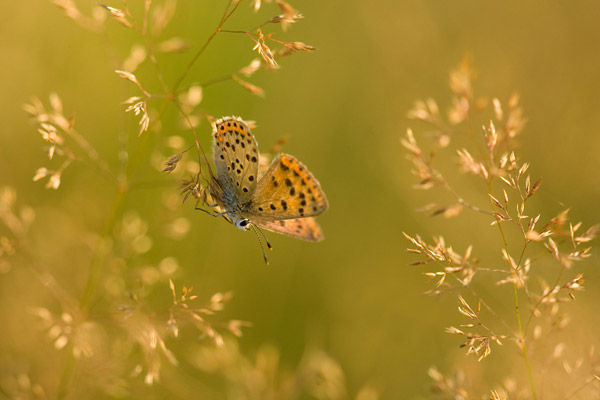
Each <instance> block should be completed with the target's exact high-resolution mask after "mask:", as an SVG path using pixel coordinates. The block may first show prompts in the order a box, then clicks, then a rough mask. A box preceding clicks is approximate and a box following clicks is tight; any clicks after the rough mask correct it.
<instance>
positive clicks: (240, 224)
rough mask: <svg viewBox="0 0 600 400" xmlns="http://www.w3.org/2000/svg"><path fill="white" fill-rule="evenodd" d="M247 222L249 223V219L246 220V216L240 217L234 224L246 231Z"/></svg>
mask: <svg viewBox="0 0 600 400" xmlns="http://www.w3.org/2000/svg"><path fill="white" fill-rule="evenodd" d="M249 224H250V221H248V220H247V219H246V218H242V219H240V220H238V221H236V223H235V226H236V228H238V229H241V230H243V231H247V230H248V225H249Z"/></svg>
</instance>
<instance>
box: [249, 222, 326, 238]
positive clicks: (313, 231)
mask: <svg viewBox="0 0 600 400" xmlns="http://www.w3.org/2000/svg"><path fill="white" fill-rule="evenodd" d="M256 225H257V226H258V227H260V228H264V229H267V230H270V231H272V232H276V233H281V234H282V235H286V236H291V237H294V238H296V239H302V240H308V241H310V242H320V241H321V240H323V239H324V236H323V231H322V230H321V227H320V226H319V224H317V221H315V219H314V218H313V217H305V218H295V219H282V220H280V221H263V222H259V223H256Z"/></svg>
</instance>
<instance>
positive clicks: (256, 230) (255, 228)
mask: <svg viewBox="0 0 600 400" xmlns="http://www.w3.org/2000/svg"><path fill="white" fill-rule="evenodd" d="M250 227H251V228H252V230H253V231H254V234H255V235H256V238H257V239H258V243H259V244H260V249H261V250H262V254H263V258H264V259H265V264H267V265H269V259H268V258H267V253H266V252H265V246H263V242H262V240H261V239H260V235H259V234H258V232H260V233H262V235H263V237H264V238H265V242H266V243H267V247H268V248H269V250H273V247H272V246H271V243H269V241H268V240H267V238H266V237H265V234H264V233H263V232H262V231H261V230H260V228H258V227H256V226H254V225H250Z"/></svg>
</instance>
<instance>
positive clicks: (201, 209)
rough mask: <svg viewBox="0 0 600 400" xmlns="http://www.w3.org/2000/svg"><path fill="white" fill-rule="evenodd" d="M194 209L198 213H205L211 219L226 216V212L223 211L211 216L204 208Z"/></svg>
mask: <svg viewBox="0 0 600 400" xmlns="http://www.w3.org/2000/svg"><path fill="white" fill-rule="evenodd" d="M195 209H196V210H199V211H204V212H205V213H207V214H208V215H210V216H211V217H222V216H224V215H225V214H227V211H223V212H220V213H217V214H213V213H211V212H210V211H208V210H205V209H204V208H200V207H196V208H195Z"/></svg>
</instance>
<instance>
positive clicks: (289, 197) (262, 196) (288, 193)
mask: <svg viewBox="0 0 600 400" xmlns="http://www.w3.org/2000/svg"><path fill="white" fill-rule="evenodd" d="M327 207H328V203H327V198H326V197H325V193H324V192H323V190H322V189H321V185H319V182H318V181H317V180H316V179H315V177H314V176H313V175H312V174H311V173H310V171H309V170H308V169H307V168H306V167H305V166H304V165H303V164H302V163H301V162H300V161H298V160H297V159H296V158H295V157H293V156H291V155H289V154H280V155H279V156H278V157H276V158H275V159H274V160H273V162H272V163H271V166H270V167H269V169H268V170H267V172H266V173H265V175H264V176H263V177H262V178H261V179H260V181H259V182H258V185H257V186H256V192H255V193H254V196H253V197H252V199H251V202H250V203H249V206H248V208H247V213H248V218H249V219H250V221H251V222H253V223H256V224H257V225H259V226H261V223H263V222H272V221H279V220H284V219H292V218H303V217H310V216H315V215H319V214H321V213H322V212H323V211H325V210H326V209H327ZM317 227H318V225H317ZM265 228H266V229H270V228H268V227H266V226H265ZM292 236H293V235H292ZM307 240H309V239H307Z"/></svg>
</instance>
